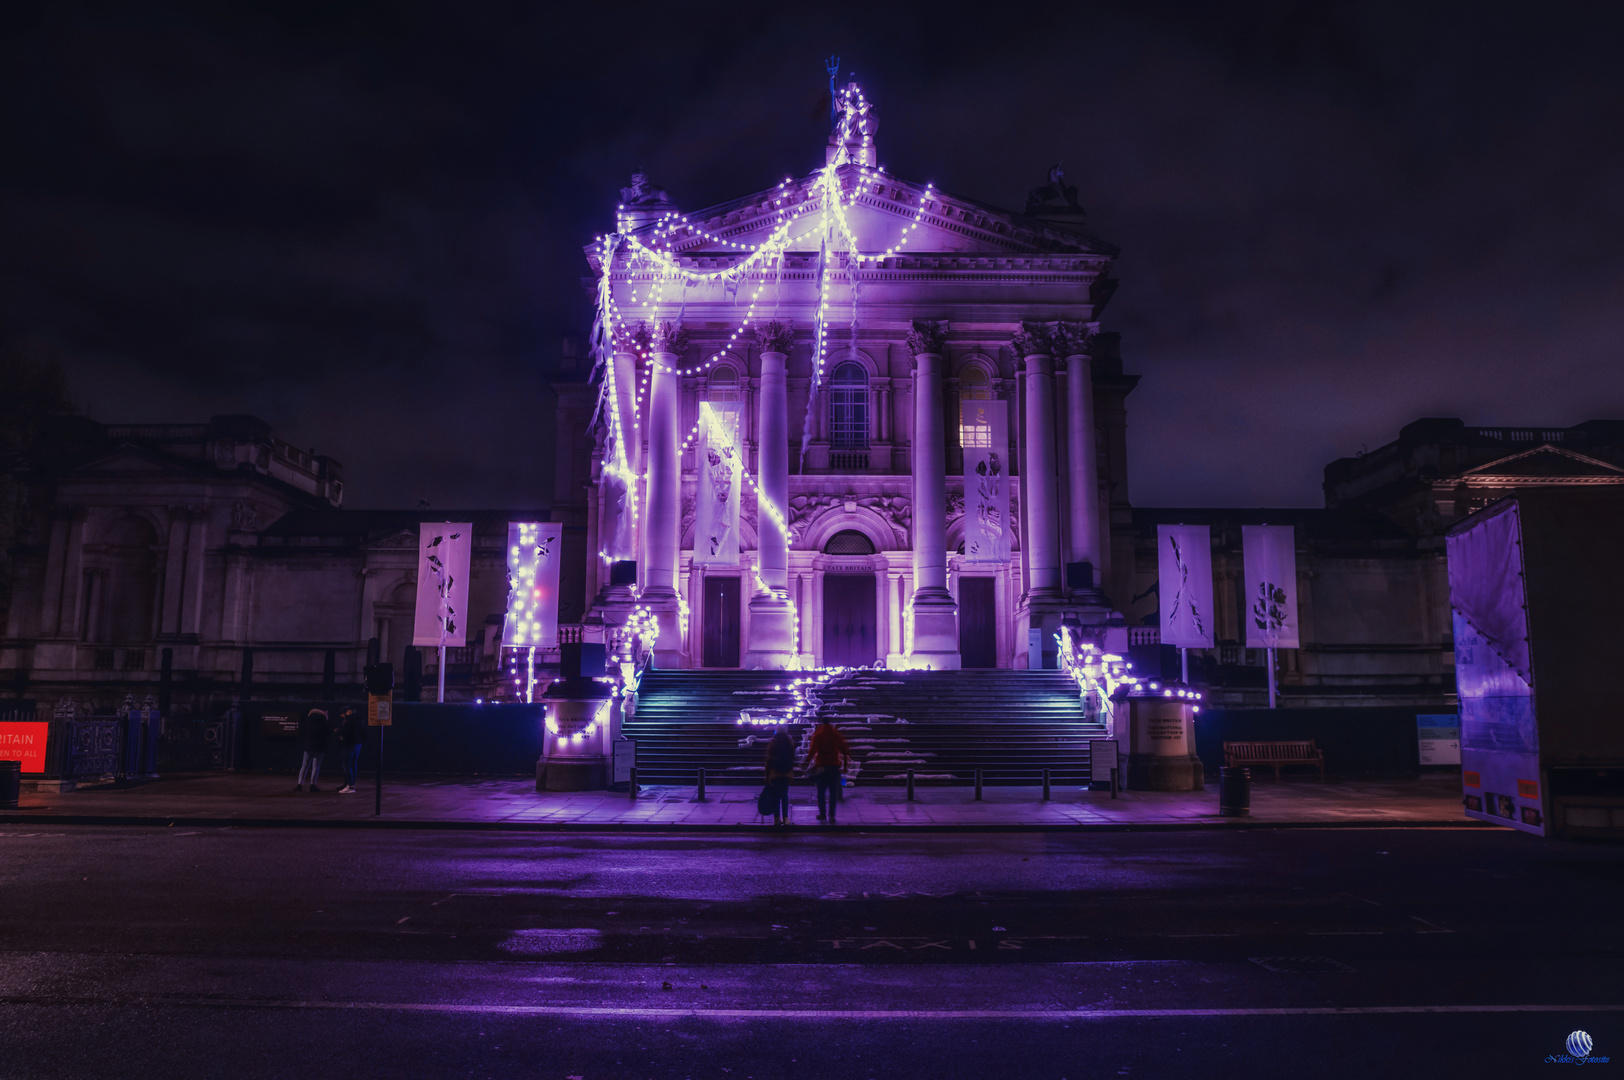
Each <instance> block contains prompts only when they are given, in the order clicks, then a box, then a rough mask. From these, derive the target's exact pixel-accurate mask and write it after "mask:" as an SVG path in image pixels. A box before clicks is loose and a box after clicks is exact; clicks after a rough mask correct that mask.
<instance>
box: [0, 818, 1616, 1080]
mask: <svg viewBox="0 0 1624 1080" xmlns="http://www.w3.org/2000/svg"><path fill="white" fill-rule="evenodd" d="M1621 913H1624V850H1621V849H1618V848H1613V847H1602V846H1589V845H1572V844H1562V843H1555V842H1541V841H1538V840H1534V839H1532V838H1529V837H1526V836H1523V835H1521V834H1516V833H1512V832H1511V831H1509V830H1492V831H1486V830H1454V829H1440V830H1430V829H1428V830H1413V829H1403V830H1346V829H1340V830H1324V831H1316V830H1293V831H1281V832H1270V831H1246V832H1225V833H1217V832H1213V831H1202V832H1188V833H1149V834H1122V833H1109V834H1098V833H1096V834H1064V835H1061V834H1018V835H963V836H952V835H947V836H944V835H939V834H935V835H929V836H919V837H908V836H896V835H885V836H871V837H866V836H863V835H861V834H858V835H842V836H831V835H822V836H820V835H818V834H817V833H815V832H812V831H810V830H803V831H799V832H796V833H793V834H790V835H766V834H763V835H760V836H754V835H744V836H739V835H730V836H726V837H719V838H716V839H710V838H696V837H692V836H684V837H673V838H661V837H651V836H624V835H614V834H602V835H578V834H571V835H567V836H559V835H556V834H511V833H443V832H379V831H351V830H334V831H311V830H304V829H298V830H293V829H290V830H277V829H263V830H258V829H229V828H224V829H222V828H216V829H201V830H200V829H189V828H185V827H184V826H176V827H172V828H167V829H156V828H93V827H71V828H69V827H59V828H56V829H51V828H49V827H31V826H27V825H20V826H17V825H14V826H0V1076H5V1077H14V1076H15V1077H96V1076H131V1077H138V1076H166V1077H170V1076H172V1077H210V1076H221V1077H237V1076H244V1077H281V1076H288V1077H310V1076H345V1077H351V1076H354V1077H362V1076H378V1077H497V1078H502V1080H509V1078H513V1077H556V1078H558V1080H566V1078H569V1077H583V1078H585V1080H597V1078H619V1077H628V1078H634V1077H661V1078H663V1077H716V1078H727V1080H759V1078H768V1077H773V1078H776V1077H823V1076H830V1077H841V1078H857V1080H863V1078H865V1077H876V1078H878V1077H933V1078H934V1077H960V1076H964V1077H1003V1076H1010V1077H1048V1078H1066V1080H1079V1078H1082V1077H1095V1076H1141V1077H1162V1076H1179V1077H1186V1076H1247V1077H1263V1076H1292V1077H1298V1076H1316V1077H1318V1076H1359V1077H1369V1076H1428V1077H1446V1076H1472V1077H1478V1078H1488V1077H1501V1076H1507V1077H1510V1076H1519V1077H1520V1076H1529V1075H1533V1074H1534V1073H1535V1072H1536V1071H1540V1072H1543V1071H1547V1070H1549V1069H1550V1068H1556V1067H1558V1066H1557V1065H1555V1064H1548V1063H1547V1062H1546V1059H1547V1057H1548V1056H1551V1055H1559V1054H1562V1053H1564V1050H1563V1042H1564V1040H1565V1039H1566V1037H1567V1035H1568V1033H1569V1032H1571V1031H1573V1030H1575V1029H1583V1030H1585V1031H1587V1032H1589V1033H1590V1035H1591V1036H1592V1039H1593V1041H1594V1046H1595V1048H1594V1050H1593V1054H1594V1055H1598V1056H1608V1057H1611V1058H1613V1059H1615V1061H1614V1062H1613V1063H1609V1064H1607V1065H1604V1066H1599V1067H1601V1068H1604V1069H1606V1068H1620V1069H1624V1064H1621V1063H1619V1062H1618V1060H1617V1059H1620V1058H1624V979H1621V978H1620V976H1621V975H1624V918H1621Z"/></svg>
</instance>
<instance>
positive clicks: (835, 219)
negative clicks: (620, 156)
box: [593, 85, 935, 663]
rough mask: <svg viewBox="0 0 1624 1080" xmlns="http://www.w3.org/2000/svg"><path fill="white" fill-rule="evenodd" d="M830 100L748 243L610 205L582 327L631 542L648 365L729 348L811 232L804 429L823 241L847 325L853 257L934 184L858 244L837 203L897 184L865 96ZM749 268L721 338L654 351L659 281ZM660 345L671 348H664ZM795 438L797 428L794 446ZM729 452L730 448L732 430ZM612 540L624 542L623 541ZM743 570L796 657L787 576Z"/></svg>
mask: <svg viewBox="0 0 1624 1080" xmlns="http://www.w3.org/2000/svg"><path fill="white" fill-rule="evenodd" d="M837 105H838V110H839V119H838V125H839V126H838V132H837V135H836V140H835V141H836V150H835V153H833V154H832V155H830V157H829V160H828V161H827V162H826V163H825V165H824V166H823V167H822V168H820V169H818V170H817V171H815V172H814V173H812V174H810V175H809V176H808V177H806V178H805V179H804V180H802V181H800V182H798V183H797V182H795V181H792V180H789V179H785V180H784V181H783V182H782V183H780V184H779V185H778V188H777V189H776V191H775V193H774V196H773V198H772V200H771V208H772V215H773V216H772V218H771V220H770V222H769V224H770V229H769V231H768V233H767V235H766V237H765V238H764V239H763V240H761V241H760V242H759V243H757V244H754V245H749V244H742V243H739V242H736V241H733V240H729V239H727V238H725V237H722V236H719V235H717V234H716V233H715V232H713V231H711V230H709V229H706V228H703V227H701V226H699V225H696V224H695V223H694V222H691V221H689V220H688V218H687V217H686V216H685V215H682V214H678V213H675V212H668V213H666V214H664V215H662V216H661V217H660V218H659V219H657V220H656V221H655V222H654V223H653V224H652V226H650V227H647V228H644V229H642V230H634V229H633V227H632V220H631V218H630V217H629V216H628V215H627V214H626V213H625V211H626V208H625V206H621V207H620V208H619V211H618V212H617V217H616V227H617V230H618V231H617V232H615V233H612V234H609V235H607V236H604V237H601V238H600V240H599V243H600V252H599V268H600V270H599V272H600V278H599V283H598V286H599V287H598V290H597V318H596V321H595V325H594V328H593V351H594V353H595V355H596V357H597V362H598V364H599V365H600V366H601V383H600V387H599V395H600V396H599V405H598V408H599V411H600V414H601V415H604V416H605V422H606V424H607V427H608V432H609V437H608V439H607V440H606V444H607V449H608V454H607V455H606V459H605V461H604V463H603V466H602V468H603V473H604V475H606V476H608V477H610V478H611V479H613V480H614V482H615V483H616V484H617V485H619V486H620V487H621V488H622V489H623V490H624V491H625V508H624V513H625V514H626V515H627V519H628V523H629V529H628V531H627V532H626V533H625V534H624V536H625V542H626V543H627V544H629V545H630V547H631V549H632V550H634V551H635V550H639V547H640V540H641V539H642V529H643V520H642V519H643V511H642V507H641V505H640V503H641V500H642V498H643V495H642V493H641V492H640V490H639V485H640V483H642V482H644V481H646V468H644V467H642V466H641V465H640V463H639V462H637V461H634V460H633V457H632V454H633V451H634V449H635V450H636V451H638V452H640V451H641V448H642V439H643V435H642V431H643V426H644V425H643V421H642V414H643V410H644V409H645V408H646V407H647V403H648V402H649V400H650V395H651V388H652V384H653V377H654V375H655V374H656V373H657V372H658V373H660V374H664V375H670V376H672V377H677V378H683V377H696V376H701V375H705V374H707V373H708V372H709V371H710V370H711V369H712V368H714V367H715V366H716V365H717V364H718V363H720V362H722V361H723V360H724V359H726V358H728V357H729V356H731V355H733V350H734V349H735V348H736V346H737V345H738V344H739V339H740V338H741V337H743V336H744V335H745V334H746V333H747V331H748V330H749V329H750V327H751V326H752V325H755V324H756V321H757V318H758V316H757V312H758V309H759V308H760V306H761V303H762V296H763V293H764V292H765V291H766V289H767V287H768V285H769V284H774V283H776V284H777V286H778V288H779V289H780V290H781V288H782V281H783V274H784V270H785V263H786V261H787V255H788V250H789V246H790V244H791V243H792V242H793V241H794V240H797V239H802V238H806V237H808V236H821V242H820V247H819V254H818V308H817V319H816V325H815V328H814V334H813V346H814V347H813V365H812V368H813V371H812V379H811V383H810V387H809V391H808V394H807V400H806V406H805V409H806V415H805V417H804V418H803V432H804V431H805V430H807V429H809V427H810V424H811V418H812V415H813V409H814V408H815V402H816V399H817V394H818V390H819V388H820V387H821V385H822V383H823V379H824V370H825V368H826V366H827V364H826V361H827V359H828V355H829V349H830V334H829V327H828V316H829V312H830V309H831V305H832V296H831V288H832V278H833V276H834V270H835V258H834V254H835V251H834V250H832V249H836V248H837V245H838V244H843V246H844V252H843V254H844V257H845V260H844V268H845V270H846V272H847V274H848V275H849V277H850V280H851V313H852V326H853V329H854V330H855V327H856V322H857V305H858V297H857V271H858V270H859V269H860V268H862V267H863V266H864V264H868V265H878V264H883V263H884V262H885V261H886V260H888V259H891V258H894V257H895V256H896V255H897V254H898V253H900V252H901V251H902V249H903V248H904V247H905V246H906V245H907V243H908V242H909V240H910V239H911V238H912V237H913V235H914V233H915V231H916V230H917V229H918V227H919V225H920V223H921V222H922V221H923V220H924V216H925V214H926V213H927V212H928V211H929V209H930V208H931V204H932V200H933V197H934V194H935V189H934V186H932V185H926V186H925V188H924V189H923V191H921V192H920V194H919V197H918V201H917V204H916V205H915V207H914V212H913V218H912V220H911V221H910V222H908V224H906V225H905V226H903V228H902V229H901V231H900V235H899V236H898V237H897V238H896V240H895V242H894V243H892V244H891V246H889V247H887V248H885V249H884V250H882V251H879V252H873V253H864V252H863V251H862V250H861V248H860V245H859V243H858V240H857V236H856V233H855V231H854V230H853V228H852V226H851V222H850V219H849V218H848V216H847V213H846V212H847V210H848V209H850V208H851V207H852V206H853V205H855V204H856V202H857V200H858V198H859V197H860V196H861V195H863V194H865V193H868V192H874V193H879V192H881V191H882V190H883V188H884V187H885V185H887V184H889V185H891V186H892V187H893V188H896V189H897V190H898V191H899V192H900V190H901V189H900V188H899V187H897V185H896V184H895V182H894V181H890V180H889V178H887V177H886V176H885V175H884V169H883V168H879V167H877V166H876V167H874V168H870V167H869V166H868V165H867V164H866V161H867V159H868V157H869V153H868V152H869V150H870V149H871V148H872V145H873V142H872V134H871V129H870V127H869V125H867V124H865V123H864V120H865V119H866V118H867V117H868V115H869V113H870V109H871V105H870V104H869V102H868V101H867V99H866V98H865V97H864V96H863V93H862V91H861V89H860V88H858V87H856V86H855V85H853V86H851V87H848V88H847V89H846V90H844V91H841V92H840V93H839V95H838V98H837ZM854 133H855V134H856V135H857V136H860V139H858V140H854V138H853V136H854ZM854 141H856V142H858V144H859V145H860V152H859V153H857V154H855V155H854V154H853V153H852V146H853V143H854ZM843 166H855V170H856V178H855V182H854V183H853V184H852V185H851V189H850V192H849V194H848V193H846V192H844V191H843V190H842V179H841V169H842V167H843ZM811 219H815V221H816V225H815V227H814V228H813V229H812V230H811V231H810V232H802V233H800V234H799V235H797V233H796V226H797V224H798V223H801V222H804V221H808V220H811ZM696 240H697V241H700V242H703V243H704V244H707V245H720V246H723V247H726V248H728V249H730V250H732V251H735V252H739V253H740V254H741V257H740V258H738V259H737V260H735V261H732V262H730V263H729V265H726V266H722V267H719V268H716V269H701V268H697V267H693V266H686V265H684V264H683V260H682V257H681V255H680V254H679V252H678V250H677V248H678V245H679V244H681V245H689V244H691V243H693V242H694V241H696ZM617 257H618V259H619V267H618V270H619V271H620V272H621V274H622V280H624V281H625V282H626V290H625V291H626V294H627V295H626V301H627V306H628V307H631V308H641V309H642V310H641V313H640V314H641V318H639V319H637V321H636V322H635V323H634V321H633V317H632V314H631V313H630V312H629V311H627V310H623V309H622V307H621V305H620V304H618V303H617V302H616V299H615V293H614V288H613V279H614V277H615V275H616V272H617ZM643 275H647V276H646V280H647V287H646V289H645V290H643V296H642V298H641V301H642V302H641V303H639V302H638V301H639V297H638V288H637V284H638V281H639V280H640V279H641V278H642V277H643ZM752 280H753V282H754V288H753V289H752V290H751V291H750V293H749V299H748V301H747V303H746V308H745V311H744V314H743V317H742V318H741V319H740V320H739V323H738V325H737V326H736V327H734V328H733V329H732V330H731V331H730V332H729V334H728V336H727V337H726V338H725V339H723V341H722V342H721V344H720V347H718V348H716V349H715V350H714V351H713V352H711V353H710V355H708V356H707V357H705V359H703V360H702V361H700V362H699V363H697V364H694V365H691V366H688V367H683V366H681V365H680V364H678V363H676V362H675V360H674V357H673V354H671V353H667V352H664V351H656V350H655V349H654V348H653V334H652V333H651V331H650V324H653V325H655V326H657V325H658V317H659V315H660V313H661V311H662V308H663V306H664V305H665V304H666V299H665V294H666V289H667V286H668V285H679V286H680V287H681V288H682V289H683V290H684V295H685V296H686V292H685V291H686V290H687V289H688V288H689V287H691V286H696V285H698V286H704V285H712V286H714V285H717V284H720V285H722V286H723V287H724V288H725V287H727V286H729V285H731V286H733V287H734V288H735V289H738V288H739V287H741V286H743V285H744V284H745V283H746V282H749V281H752ZM679 318H680V315H679ZM667 357H673V359H671V360H668V359H667ZM623 362H631V363H634V364H636V369H635V370H636V372H637V374H636V375H635V376H634V379H633V385H632V388H631V394H630V397H631V400H630V402H626V401H624V400H623V397H624V391H623V388H622V382H623V380H624V379H625V377H626V373H625V372H623V371H622V370H621V369H620V367H619V364H620V363H623ZM627 414H629V415H627ZM700 427H701V424H699V423H696V425H695V427H694V429H693V430H691V431H690V432H689V434H688V437H687V438H686V439H684V440H683V444H682V454H683V455H686V453H687V451H688V448H689V446H690V445H691V443H692V441H693V439H694V437H695V436H696V434H698V432H699V429H700ZM713 436H714V437H717V438H719V439H721V438H726V439H734V438H736V436H735V435H734V433H732V432H726V433H723V432H720V431H716V432H713ZM806 441H807V440H806V437H805V436H804V434H803V439H802V452H803V454H804V452H805V444H806ZM734 452H735V453H739V448H738V446H737V444H736V442H735V443H734ZM679 460H681V458H679ZM741 460H742V456H741ZM743 476H744V478H745V481H746V482H747V483H748V484H749V486H750V489H751V491H752V492H753V493H754V494H755V497H756V502H757V506H758V508H759V510H760V512H761V513H764V514H766V515H767V516H768V517H769V518H771V519H772V520H773V522H774V524H776V525H777V526H778V527H779V528H780V529H782V530H783V532H784V535H785V536H788V535H790V532H789V521H788V516H787V514H786V513H785V509H784V508H783V507H780V506H778V505H777V504H776V503H775V502H774V501H773V500H772V499H770V498H768V497H767V495H766V494H765V493H764V492H763V491H762V490H761V487H760V485H759V484H758V483H757V480H756V477H754V476H753V475H751V473H750V472H749V470H744V471H743ZM620 550H624V547H621V548H620ZM616 554H617V553H615V552H611V551H609V550H608V549H607V548H605V549H600V552H599V555H600V557H601V558H602V559H603V560H604V561H605V562H612V561H614V559H615V558H616ZM751 570H752V573H753V575H754V577H755V581H756V585H757V588H758V589H760V590H761V591H762V592H764V593H766V594H768V595H771V596H773V597H775V598H777V599H778V600H780V601H782V602H784V603H785V604H786V605H788V607H789V608H790V612H791V625H792V627H793V634H794V643H793V649H794V655H795V657H796V658H797V660H796V662H797V663H799V658H800V657H801V655H802V653H801V647H800V637H801V625H800V623H801V619H800V612H799V610H798V608H797V606H796V604H795V602H794V599H793V598H792V597H791V596H790V595H789V590H788V588H787V587H786V588H782V589H780V588H774V587H772V586H770V585H768V584H767V582H766V580H765V579H764V578H763V577H762V575H761V569H760V565H759V560H757V561H756V562H755V563H754V564H753V565H752V567H751ZM687 608H688V605H687V604H686V603H685V598H684V597H682V596H681V594H680V591H679V594H678V614H679V624H680V629H681V631H682V633H683V634H684V636H686V633H687V630H686V627H687V622H688V610H687ZM632 618H633V621H632V622H629V623H628V624H627V627H626V633H625V640H626V642H627V643H628V644H630V643H632V642H637V643H638V644H639V647H644V648H647V647H652V644H653V642H654V641H656V640H658V633H659V631H658V620H657V619H656V618H655V617H654V615H653V614H652V612H650V611H649V609H647V608H646V607H643V606H642V605H641V604H639V605H638V607H637V608H636V609H634V613H633V617H632ZM633 623H635V624H636V625H635V626H634V625H633Z"/></svg>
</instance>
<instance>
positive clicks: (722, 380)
mask: <svg viewBox="0 0 1624 1080" xmlns="http://www.w3.org/2000/svg"><path fill="white" fill-rule="evenodd" d="M705 400H706V401H714V402H716V403H718V404H723V403H729V402H735V401H738V400H739V372H738V370H737V369H735V368H732V367H729V366H728V365H727V364H718V365H717V366H716V367H713V368H711V372H710V377H709V378H708V379H706V380H705Z"/></svg>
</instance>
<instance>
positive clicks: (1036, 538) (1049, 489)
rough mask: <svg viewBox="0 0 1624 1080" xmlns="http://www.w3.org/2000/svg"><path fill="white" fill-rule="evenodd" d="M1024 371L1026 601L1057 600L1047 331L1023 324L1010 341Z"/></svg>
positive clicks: (1051, 363)
mask: <svg viewBox="0 0 1624 1080" xmlns="http://www.w3.org/2000/svg"><path fill="white" fill-rule="evenodd" d="M1010 344H1011V347H1012V348H1014V350H1015V355H1016V356H1018V357H1021V358H1022V361H1023V363H1024V364H1025V367H1026V457H1025V459H1024V460H1023V461H1022V462H1021V469H1022V471H1023V472H1024V473H1025V474H1026V484H1025V487H1026V501H1025V503H1024V504H1023V505H1022V506H1021V512H1022V513H1023V514H1024V515H1025V516H1026V545H1027V548H1028V551H1027V558H1026V565H1027V582H1026V590H1027V595H1028V596H1029V597H1057V596H1059V595H1060V529H1059V524H1060V523H1059V521H1058V520H1057V519H1056V518H1057V515H1056V514H1055V447H1054V439H1055V432H1054V355H1053V351H1052V350H1053V346H1052V345H1051V344H1050V342H1049V329H1048V327H1046V326H1044V325H1043V324H1042V323H1029V322H1023V323H1022V324H1021V329H1020V330H1019V331H1017V332H1016V334H1015V336H1014V338H1013V339H1012V341H1011V342H1010Z"/></svg>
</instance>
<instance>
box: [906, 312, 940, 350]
mask: <svg viewBox="0 0 1624 1080" xmlns="http://www.w3.org/2000/svg"><path fill="white" fill-rule="evenodd" d="M946 347H947V323H946V321H945V320H944V321H936V320H931V319H915V320H914V321H913V328H912V329H910V330H909V331H908V352H909V354H910V355H912V356H919V355H920V354H922V353H929V354H931V355H933V356H940V355H942V350H943V349H945V348H946Z"/></svg>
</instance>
